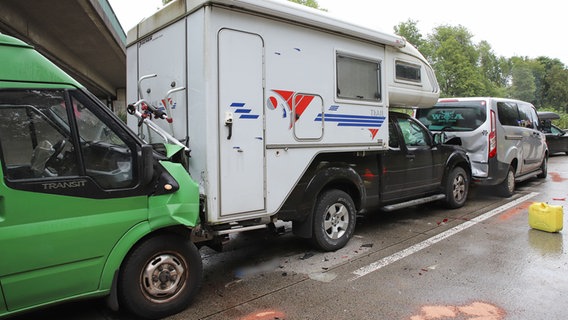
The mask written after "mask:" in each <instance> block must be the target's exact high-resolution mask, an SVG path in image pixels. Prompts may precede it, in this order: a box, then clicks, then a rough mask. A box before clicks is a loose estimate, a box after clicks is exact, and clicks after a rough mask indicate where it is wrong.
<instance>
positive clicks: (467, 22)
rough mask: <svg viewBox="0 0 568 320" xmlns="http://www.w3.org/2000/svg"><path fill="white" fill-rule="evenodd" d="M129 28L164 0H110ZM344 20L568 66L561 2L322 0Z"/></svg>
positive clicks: (565, 19) (567, 17) (565, 21)
mask: <svg viewBox="0 0 568 320" xmlns="http://www.w3.org/2000/svg"><path fill="white" fill-rule="evenodd" d="M108 1H109V3H110V4H111V6H112V8H113V10H114V12H115V14H116V15H117V17H118V19H119V21H120V23H121V24H122V27H123V29H124V31H125V32H128V30H130V29H131V28H133V27H134V26H135V25H136V24H137V23H138V22H139V21H141V20H142V19H143V18H144V17H148V16H150V15H152V13H154V12H156V11H157V10H158V9H159V8H160V7H162V1H161V0H108ZM317 1H318V4H319V6H320V7H321V8H324V9H327V12H328V13H329V14H330V15H332V16H334V17H336V18H340V19H342V20H346V21H349V22H352V23H356V24H359V25H362V26H366V27H369V28H372V29H377V30H381V31H385V32H389V33H393V32H394V30H393V27H394V26H396V25H398V24H399V23H400V22H406V21H407V20H408V19H411V20H413V21H416V22H417V26H418V30H419V31H420V33H421V34H422V35H423V36H424V37H426V36H427V35H428V34H431V33H432V32H433V30H434V28H436V27H438V26H443V25H449V26H459V25H461V26H463V27H465V28H466V29H467V30H468V31H469V32H470V33H471V34H472V35H473V39H472V40H473V42H474V43H475V44H477V43H479V42H480V41H482V40H485V41H487V42H488V43H489V44H490V45H491V48H492V49H493V52H494V53H495V54H496V55H497V56H503V57H506V58H510V57H512V56H523V57H525V56H526V57H529V58H537V57H539V56H547V57H549V58H552V59H559V60H560V61H561V62H562V63H564V65H566V66H568V44H566V43H565V40H564V39H565V38H566V35H565V34H564V33H563V32H565V31H568V15H567V14H566V11H565V10H564V8H563V6H564V5H563V4H562V2H561V1H558V0H540V1H537V2H533V1H519V0H474V1H473V0H470V1H459V0H457V1H456V0H429V1H428V0H386V1H384V0H350V1H347V0H317Z"/></svg>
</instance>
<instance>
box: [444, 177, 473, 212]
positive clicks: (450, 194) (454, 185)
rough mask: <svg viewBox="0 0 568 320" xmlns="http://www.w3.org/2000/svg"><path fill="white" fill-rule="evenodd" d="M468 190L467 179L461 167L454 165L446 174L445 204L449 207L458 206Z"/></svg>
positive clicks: (465, 197)
mask: <svg viewBox="0 0 568 320" xmlns="http://www.w3.org/2000/svg"><path fill="white" fill-rule="evenodd" d="M468 190H469V179H468V176H467V173H466V172H465V170H464V169H463V168H462V167H455V168H453V169H452V171H451V172H450V174H449V175H448V179H447V182H446V201H445V203H446V206H447V207H449V208H452V209H454V208H460V207H462V206H463V205H464V204H465V201H466V200H467V193H468Z"/></svg>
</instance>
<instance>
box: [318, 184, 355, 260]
mask: <svg viewBox="0 0 568 320" xmlns="http://www.w3.org/2000/svg"><path fill="white" fill-rule="evenodd" d="M356 218H357V217H356V210H355V205H354V204H353V200H352V199H351V197H350V196H349V195H348V194H347V193H345V192H343V191H341V190H335V189H334V190H328V191H325V192H324V193H322V194H321V195H320V196H319V197H318V200H317V202H316V204H315V207H314V224H313V235H312V242H313V243H314V245H315V246H316V247H317V248H319V249H321V250H324V251H335V250H338V249H341V248H343V247H344V246H345V245H346V244H347V242H348V241H349V239H351V237H352V236H353V233H354V231H355V220H356Z"/></svg>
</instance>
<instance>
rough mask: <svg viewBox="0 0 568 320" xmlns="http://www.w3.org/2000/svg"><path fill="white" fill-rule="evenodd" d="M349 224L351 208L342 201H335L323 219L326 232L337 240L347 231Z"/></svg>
mask: <svg viewBox="0 0 568 320" xmlns="http://www.w3.org/2000/svg"><path fill="white" fill-rule="evenodd" d="M348 226H349V210H347V207H346V206H345V205H344V204H342V203H335V204H333V205H331V206H329V208H328V209H327V211H326V212H325V217H324V221H323V228H324V231H325V234H326V235H327V236H328V237H329V238H330V239H333V240H337V239H339V238H341V237H343V235H344V234H345V232H347V227H348Z"/></svg>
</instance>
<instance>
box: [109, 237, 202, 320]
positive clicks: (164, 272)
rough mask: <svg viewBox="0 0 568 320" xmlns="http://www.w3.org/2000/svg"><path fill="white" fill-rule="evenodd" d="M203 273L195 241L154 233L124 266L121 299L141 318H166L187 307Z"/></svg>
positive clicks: (120, 289)
mask: <svg viewBox="0 0 568 320" xmlns="http://www.w3.org/2000/svg"><path fill="white" fill-rule="evenodd" d="M201 277H202V262H201V256H200V254H199V251H197V248H196V247H195V245H194V244H193V243H192V242H190V241H189V240H187V239H185V238H183V237H180V236H175V235H164V236H157V237H152V238H149V239H147V240H145V241H143V242H142V243H140V244H139V245H138V246H136V247H135V248H134V250H133V251H131V252H130V253H129V254H128V256H127V257H126V259H125V261H124V263H123V265H122V266H121V268H120V271H119V280H118V298H119V303H120V305H122V306H124V307H125V308H126V309H127V310H128V311H129V312H131V313H133V314H135V315H137V316H138V317H140V318H144V319H157V318H163V317H166V316H169V315H172V314H175V313H178V312H180V311H182V310H184V309H185V308H187V306H188V305H189V303H190V302H191V300H192V299H193V298H194V297H195V295H196V294H197V291H198V290H199V287H200V284H201Z"/></svg>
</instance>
